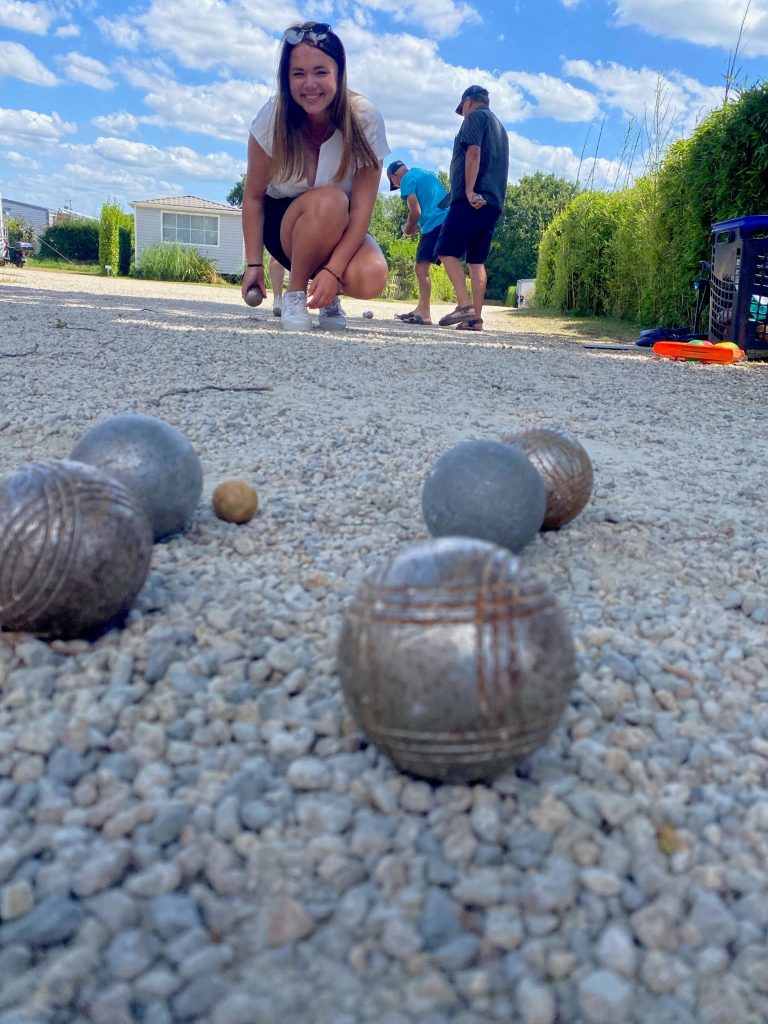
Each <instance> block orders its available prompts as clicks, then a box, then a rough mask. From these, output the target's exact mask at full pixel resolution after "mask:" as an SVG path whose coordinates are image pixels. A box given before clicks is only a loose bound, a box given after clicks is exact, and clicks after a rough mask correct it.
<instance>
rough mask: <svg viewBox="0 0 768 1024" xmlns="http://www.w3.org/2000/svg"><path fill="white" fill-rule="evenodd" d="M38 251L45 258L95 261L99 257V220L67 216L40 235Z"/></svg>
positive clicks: (80, 261)
mask: <svg viewBox="0 0 768 1024" xmlns="http://www.w3.org/2000/svg"><path fill="white" fill-rule="evenodd" d="M38 252H39V255H40V257H41V259H45V260H59V261H61V260H70V261H72V262H73V263H95V262H96V261H97V260H98V258H99V222H98V221H97V220H76V219H75V218H69V219H67V220H63V221H61V222H60V223H59V224H54V225H52V226H51V227H49V228H46V229H45V231H44V232H43V233H42V235H41V236H40V242H39V245H38Z"/></svg>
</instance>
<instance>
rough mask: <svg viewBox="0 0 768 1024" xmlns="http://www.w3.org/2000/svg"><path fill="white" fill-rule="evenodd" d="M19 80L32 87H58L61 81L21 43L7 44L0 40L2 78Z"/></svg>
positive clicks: (0, 75)
mask: <svg viewBox="0 0 768 1024" xmlns="http://www.w3.org/2000/svg"><path fill="white" fill-rule="evenodd" d="M3 75H5V76H7V77H8V78H18V79H20V80H21V81H22V82H31V83H32V85H58V84H59V80H58V78H57V77H56V75H54V74H53V72H52V71H49V70H48V68H47V67H46V66H45V65H44V64H41V63H40V61H39V60H38V59H37V57H35V55H34V54H33V53H32V52H31V51H30V50H28V49H27V48H26V46H22V45H21V43H6V42H3V41H2V40H0V77H2V76H3Z"/></svg>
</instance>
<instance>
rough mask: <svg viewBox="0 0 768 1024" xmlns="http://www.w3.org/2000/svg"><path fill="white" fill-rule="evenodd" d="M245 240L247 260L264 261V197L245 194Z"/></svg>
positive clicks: (248, 261) (250, 261) (243, 217)
mask: <svg viewBox="0 0 768 1024" xmlns="http://www.w3.org/2000/svg"><path fill="white" fill-rule="evenodd" d="M242 219H243V240H244V242H245V262H246V263H263V262H264V198H263V197H259V198H256V197H255V196H249V195H244V196H243V212H242Z"/></svg>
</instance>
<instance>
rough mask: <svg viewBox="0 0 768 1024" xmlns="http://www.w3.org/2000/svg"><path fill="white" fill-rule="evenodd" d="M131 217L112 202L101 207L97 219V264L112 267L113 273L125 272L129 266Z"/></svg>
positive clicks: (131, 232) (131, 231)
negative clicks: (99, 216)
mask: <svg viewBox="0 0 768 1024" xmlns="http://www.w3.org/2000/svg"><path fill="white" fill-rule="evenodd" d="M132 235H133V217H132V216H131V214H130V213H124V212H123V211H122V210H121V209H120V207H119V206H118V205H117V204H116V203H113V202H106V203H104V205H103V206H102V208H101V219H100V221H99V265H100V266H101V267H107V266H109V267H112V273H113V274H127V273H128V272H129V270H130V267H131V249H132Z"/></svg>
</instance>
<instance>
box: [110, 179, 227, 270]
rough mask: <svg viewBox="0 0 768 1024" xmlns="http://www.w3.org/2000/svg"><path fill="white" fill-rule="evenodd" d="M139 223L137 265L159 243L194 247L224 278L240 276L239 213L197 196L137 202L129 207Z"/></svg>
mask: <svg viewBox="0 0 768 1024" xmlns="http://www.w3.org/2000/svg"><path fill="white" fill-rule="evenodd" d="M130 205H131V206H132V207H133V210H134V215H135V220H136V262H137V263H138V262H139V261H140V260H141V254H142V252H144V250H145V249H148V248H149V246H151V245H156V244H157V243H158V242H178V243H179V244H180V245H194V246H195V248H196V249H197V250H198V251H199V252H200V253H201V254H202V255H203V256H210V258H211V259H212V260H213V262H214V263H215V264H216V266H217V268H218V270H219V273H221V274H241V273H242V272H243V265H244V263H245V246H244V243H243V232H242V228H241V226H240V216H241V214H240V210H238V209H236V208H235V207H232V206H226V205H225V204H224V203H214V202H212V201H211V200H209V199H198V198H197V196H171V197H170V198H168V199H141V200H140V199H137V200H135V201H134V202H132V203H131V204H130Z"/></svg>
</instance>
